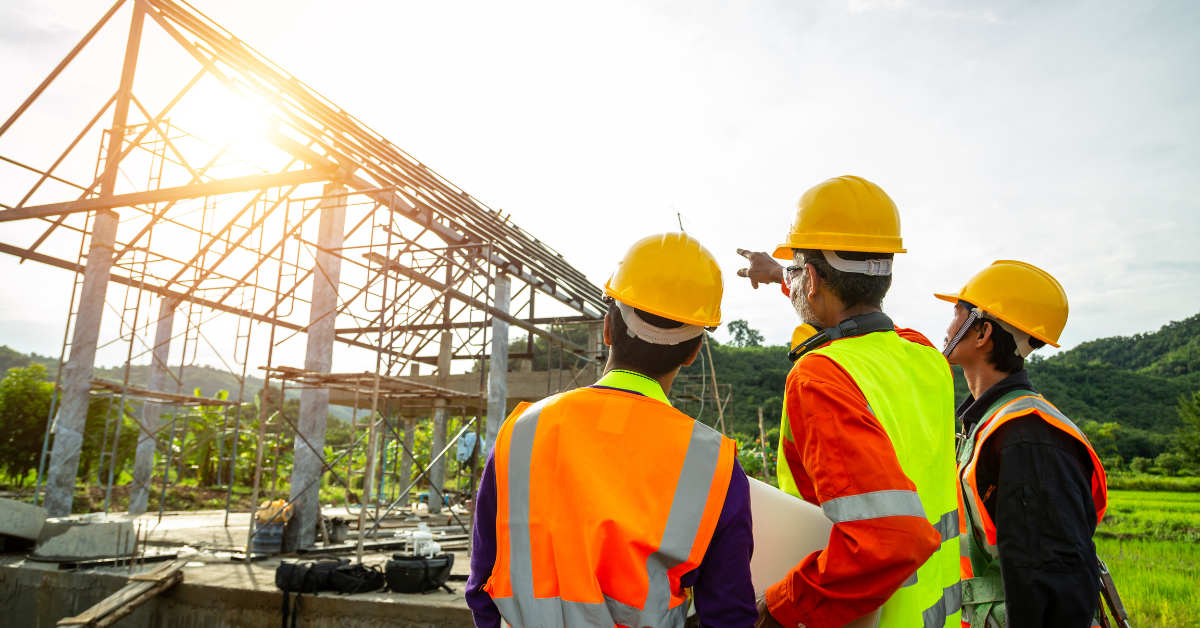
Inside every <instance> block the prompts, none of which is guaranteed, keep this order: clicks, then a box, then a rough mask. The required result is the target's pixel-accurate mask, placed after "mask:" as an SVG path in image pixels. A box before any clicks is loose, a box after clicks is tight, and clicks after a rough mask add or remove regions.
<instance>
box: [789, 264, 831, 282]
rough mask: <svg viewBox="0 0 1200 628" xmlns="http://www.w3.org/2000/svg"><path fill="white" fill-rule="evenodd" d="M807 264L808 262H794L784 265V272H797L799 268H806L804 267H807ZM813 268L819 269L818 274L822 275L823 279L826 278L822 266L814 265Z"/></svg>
mask: <svg viewBox="0 0 1200 628" xmlns="http://www.w3.org/2000/svg"><path fill="white" fill-rule="evenodd" d="M806 264H807V263H805V264H793V265H791V266H784V267H783V272H784V273H788V274H790V273H793V272H795V271H798V270H804V267H805V265H806ZM813 268H816V270H817V274H818V275H820V276H821V279H824V278H825V273H823V272H821V269H820V268H817V267H816V266H813Z"/></svg>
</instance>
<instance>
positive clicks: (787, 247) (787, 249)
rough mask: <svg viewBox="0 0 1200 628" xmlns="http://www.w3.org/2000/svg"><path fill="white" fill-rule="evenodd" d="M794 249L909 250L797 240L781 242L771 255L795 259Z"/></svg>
mask: <svg viewBox="0 0 1200 628" xmlns="http://www.w3.org/2000/svg"><path fill="white" fill-rule="evenodd" d="M793 249H815V250H818V251H851V252H854V253H907V252H908V250H907V249H902V248H882V247H871V246H837V247H832V246H812V245H809V244H805V243H801V242H797V243H788V242H785V243H783V244H780V245H779V246H777V247H775V252H774V253H772V254H771V257H774V258H775V259H785V260H791V259H794V257H795V256H794V255H793V254H792V250H793Z"/></svg>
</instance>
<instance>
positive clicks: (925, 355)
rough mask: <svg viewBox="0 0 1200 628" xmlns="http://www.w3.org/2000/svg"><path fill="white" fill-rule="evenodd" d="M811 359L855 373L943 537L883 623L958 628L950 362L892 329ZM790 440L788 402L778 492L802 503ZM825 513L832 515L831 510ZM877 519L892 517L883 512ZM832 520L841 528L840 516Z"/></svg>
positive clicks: (886, 610) (888, 627) (888, 606)
mask: <svg viewBox="0 0 1200 628" xmlns="http://www.w3.org/2000/svg"><path fill="white" fill-rule="evenodd" d="M810 354H817V355H824V356H826V357H828V358H830V359H832V360H833V361H834V362H836V363H837V364H838V366H840V367H842V368H843V369H845V371H846V372H847V373H849V374H850V377H851V378H852V379H853V380H854V383H855V384H857V385H858V388H859V390H861V391H862V393H863V396H864V397H866V399H867V409H868V410H869V411H870V412H871V414H873V415H874V416H875V418H876V419H877V420H878V421H879V423H880V424H881V425H882V426H883V429H884V431H885V432H887V435H888V438H889V439H891V441H892V445H893V447H894V448H895V450H896V457H897V458H898V459H899V461H900V468H901V469H903V470H904V474H905V475H907V476H908V479H910V480H912V482H913V484H915V485H916V486H917V496H918V497H919V498H920V507H921V508H922V509H923V510H924V512H925V516H926V518H928V520H929V523H930V524H932V525H933V526H934V528H936V529H937V531H938V532H939V533H941V535H942V546H941V549H939V550H938V551H937V552H936V553H935V554H934V555H933V556H931V557H930V558H929V560H928V561H926V562H925V564H924V565H922V566H921V567H920V568H919V569H918V570H917V573H915V574H913V577H911V578H909V579H908V581H907V582H905V583H904V585H903V586H902V587H901V588H900V589H899V590H898V591H896V593H895V594H894V595H892V597H891V599H889V600H888V601H887V602H886V603H884V605H883V609H882V613H881V614H880V621H879V625H880V626H881V627H884V628H916V627H922V628H943V627H946V626H958V625H959V609H960V607H961V606H962V595H961V591H960V589H959V565H958V556H959V548H958V492H957V481H958V476H957V473H956V469H955V437H954V434H955V426H954V380H953V376H952V375H951V373H950V367H949V365H948V364H947V363H946V358H944V357H943V356H942V354H941V352H940V351H938V350H937V349H934V348H932V347H928V346H925V345H922V344H918V343H915V342H911V341H908V340H905V339H903V338H901V337H900V336H899V334H897V333H896V332H894V331H881V332H874V333H869V334H865V335H862V336H853V337H850V338H843V339H842V340H838V341H837V342H834V343H831V344H829V345H826V346H824V347H821V348H820V349H816V350H814V351H812V352H810ZM807 357H808V356H805V357H803V358H801V359H806V358H807ZM785 439H786V440H791V439H792V436H791V427H790V426H789V424H788V415H787V403H786V402H785V403H784V404H783V418H782V426H781V429H780V438H779V460H778V463H777V471H778V477H779V488H781V489H783V490H784V491H786V492H788V493H790V494H792V495H795V496H796V497H801V495H800V490H799V488H797V486H796V481H795V479H794V478H793V477H792V473H791V469H790V468H788V464H787V459H786V457H785V456H784V450H783V444H784V441H785ZM864 495H868V496H869V495H873V493H865V494H864ZM869 500H871V498H870V497H865V498H864V503H865V502H866V501H869ZM825 510H826V515H827V516H830V515H831V513H830V511H829V509H825ZM876 516H881V517H882V516H889V515H888V514H886V513H884V512H882V511H881V512H880V513H879V514H878V515H876ZM860 518H862V517H856V519H860ZM830 519H832V520H833V522H834V523H838V518H837V513H833V514H832V516H830Z"/></svg>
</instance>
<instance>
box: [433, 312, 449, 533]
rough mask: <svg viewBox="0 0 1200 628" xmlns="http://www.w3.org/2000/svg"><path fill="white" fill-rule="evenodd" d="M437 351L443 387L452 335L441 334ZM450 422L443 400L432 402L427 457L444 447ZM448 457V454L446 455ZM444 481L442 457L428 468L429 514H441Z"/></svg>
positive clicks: (446, 374)
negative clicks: (430, 430)
mask: <svg viewBox="0 0 1200 628" xmlns="http://www.w3.org/2000/svg"><path fill="white" fill-rule="evenodd" d="M439 349H440V350H439V351H438V372H437V385H438V386H441V387H443V388H444V387H445V386H446V383H447V381H449V378H450V356H451V352H453V351H454V333H453V332H450V331H444V332H442V344H441V346H440V347H439ZM449 420H450V408H447V407H446V400H445V399H435V400H434V401H433V444H432V445H431V446H430V449H429V457H430V458H433V457H434V456H436V455H438V453H439V452H441V451H442V449H444V448H445V447H446V423H447V422H448V421H449ZM447 455H449V454H447ZM445 480H446V458H445V457H444V456H443V457H442V459H441V460H438V461H437V463H435V464H432V465H430V467H429V484H430V485H431V487H437V491H436V492H435V491H434V490H432V488H431V489H430V491H429V512H441V511H442V500H441V498H440V497H439V495H440V494H441V491H442V486H444V485H445V483H446V482H445Z"/></svg>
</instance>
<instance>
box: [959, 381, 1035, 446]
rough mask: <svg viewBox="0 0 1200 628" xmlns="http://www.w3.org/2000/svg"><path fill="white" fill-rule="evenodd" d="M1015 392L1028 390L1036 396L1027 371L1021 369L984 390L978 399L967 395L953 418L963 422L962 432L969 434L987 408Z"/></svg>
mask: <svg viewBox="0 0 1200 628" xmlns="http://www.w3.org/2000/svg"><path fill="white" fill-rule="evenodd" d="M1016 390H1028V391H1029V392H1030V393H1033V394H1037V391H1036V390H1034V388H1033V381H1032V380H1031V379H1029V371H1028V370H1026V369H1021V370H1019V371H1017V372H1016V373H1013V374H1011V375H1009V376H1008V377H1005V378H1004V379H1002V380H1000V381H998V382H996V383H995V384H993V385H992V387H991V388H989V389H987V390H985V391H984V392H983V394H982V395H980V396H979V399H976V398H975V397H972V396H971V395H970V394H968V395H967V398H966V399H964V400H963V402H962V403H960V404H958V410H956V411H955V412H954V414H955V416H957V417H958V418H959V420H961V421H962V422H963V431H964V432H970V431H971V428H972V427H973V426H974V425H975V424H976V423H978V422H979V421H980V419H983V418H984V416H985V415H986V414H987V411H988V408H990V407H992V404H994V403H996V400H998V399H1000V398H1001V397H1003V396H1004V395H1007V394H1008V393H1010V392H1013V391H1016Z"/></svg>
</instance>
